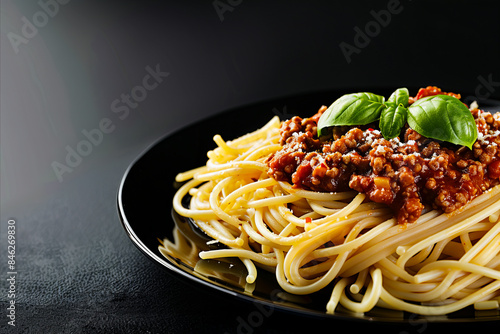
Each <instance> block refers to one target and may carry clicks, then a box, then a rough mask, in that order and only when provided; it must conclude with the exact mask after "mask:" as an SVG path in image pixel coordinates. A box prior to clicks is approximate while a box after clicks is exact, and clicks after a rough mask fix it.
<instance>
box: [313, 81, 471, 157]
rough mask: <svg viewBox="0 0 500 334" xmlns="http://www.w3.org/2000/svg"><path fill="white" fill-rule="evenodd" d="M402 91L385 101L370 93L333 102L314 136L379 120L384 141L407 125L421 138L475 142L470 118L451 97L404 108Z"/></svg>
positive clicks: (427, 99) (404, 91)
mask: <svg viewBox="0 0 500 334" xmlns="http://www.w3.org/2000/svg"><path fill="white" fill-rule="evenodd" d="M408 100H409V93H408V89H406V88H399V89H397V90H396V91H395V92H394V93H392V95H391V96H390V97H389V99H388V100H387V101H385V99H384V97H383V96H380V95H376V94H373V93H354V94H347V95H344V96H342V97H340V98H339V99H338V100H336V101H335V102H334V103H333V104H332V105H331V106H330V107H329V108H328V109H327V110H326V111H325V112H324V113H323V115H321V117H320V119H319V121H318V136H321V135H322V134H323V130H324V129H326V128H328V127H331V126H340V125H366V124H369V123H372V122H375V121H376V120H380V121H379V126H380V131H381V133H382V135H383V136H384V138H386V139H392V138H394V137H397V136H398V135H399V134H400V132H401V129H402V128H403V126H404V125H405V124H406V122H407V121H408V125H409V126H410V127H411V128H412V129H413V130H415V131H417V132H418V133H420V134H421V135H422V136H425V137H427V138H431V139H437V140H442V141H447V142H450V143H453V144H457V145H463V146H467V147H468V148H469V149H472V145H473V144H474V142H475V141H476V139H477V127H476V123H475V121H474V117H473V116H472V114H471V112H470V111H469V109H467V107H466V106H465V105H464V104H463V103H462V102H460V100H458V99H457V98H455V97H452V96H448V95H434V96H428V97H425V98H422V99H419V100H417V101H416V102H415V103H413V104H412V105H411V106H409V107H408Z"/></svg>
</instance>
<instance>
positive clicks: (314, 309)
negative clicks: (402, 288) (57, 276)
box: [118, 89, 500, 322]
mask: <svg viewBox="0 0 500 334" xmlns="http://www.w3.org/2000/svg"><path fill="white" fill-rule="evenodd" d="M361 90H363V89H361ZM361 90H360V91H361ZM351 91H352V90H351ZM364 91H370V90H369V89H364ZM377 91H378V92H381V93H383V94H384V95H388V94H389V93H390V92H389V90H388V91H387V92H383V90H381V89H377ZM412 91H413V90H412ZM346 92H347V91H336V92H321V93H314V94H307V95H302V96H294V97H291V98H283V99H278V100H273V101H268V102H264V103H259V104H255V105H251V106H246V107H241V108H238V109H234V110H230V111H227V112H224V113H221V114H218V115H216V116H214V117H211V118H209V119H206V120H203V121H202V122H198V123H195V124H193V125H191V126H188V127H186V128H184V129H181V130H180V131H177V132H175V133H172V134H170V135H167V136H166V137H164V138H163V139H161V140H160V141H158V142H157V143H156V144H154V145H153V146H151V147H150V148H148V149H147V150H146V152H145V153H144V154H142V155H141V156H140V157H139V158H138V159H137V160H136V161H135V162H133V163H132V165H131V166H130V167H129V169H128V170H127V172H126V173H125V175H124V177H123V180H122V183H121V185H120V189H119V193H118V209H119V214H120V218H121V219H122V223H123V226H124V228H125V230H126V231H127V233H128V235H129V237H130V238H131V239H132V241H133V242H134V244H135V245H136V246H137V247H138V248H139V249H140V250H141V251H143V252H144V253H145V254H146V255H147V256H148V257H149V258H150V259H152V260H153V261H154V262H156V263H159V264H161V265H162V266H164V267H166V268H168V269H169V270H170V272H171V273H174V274H176V275H180V276H181V277H182V278H183V279H185V280H188V281H191V282H195V283H197V284H201V285H202V286H207V287H210V288H213V289H216V290H218V291H220V292H222V293H226V294H229V295H232V296H236V297H239V298H242V299H246V300H249V301H251V302H254V303H256V305H261V306H262V307H275V308H279V309H281V310H285V311H290V312H294V313H299V314H304V315H309V316H315V317H323V318H332V319H347V320H362V321H366V320H368V321H383V322H408V321H416V320H418V319H425V321H429V322H462V321H498V320H500V313H499V311H498V310H493V311H475V310H474V309H473V308H472V307H469V308H466V309H464V310H461V311H458V312H455V313H452V314H449V315H446V316H425V317H424V316H417V315H414V314H409V313H406V312H402V311H394V310H387V309H382V308H374V309H373V310H372V311H370V312H368V313H365V314H357V313H352V312H349V311H347V310H345V309H342V308H341V307H338V308H337V310H336V312H335V313H334V314H333V315H331V314H326V312H325V310H326V303H327V301H328V299H329V295H330V293H331V289H328V287H327V288H325V289H323V290H322V291H319V292H317V293H314V294H311V295H307V296H297V295H292V294H290V293H287V292H285V291H284V290H282V289H281V288H280V287H279V285H278V284H277V282H276V280H275V277H274V274H273V273H270V272H267V271H265V270H264V269H259V274H258V279H257V281H256V282H255V283H252V284H248V283H247V282H246V280H245V277H246V269H245V267H244V266H243V265H242V263H241V262H240V261H239V260H238V259H235V260H233V261H230V260H227V259H224V260H201V259H200V258H199V257H198V253H199V251H200V250H207V249H209V248H214V247H223V245H220V244H218V243H213V242H208V244H207V241H210V238H208V237H207V236H205V235H204V234H203V232H201V231H199V230H198V229H197V228H196V227H195V226H194V225H193V224H192V223H191V222H190V221H189V220H188V219H186V218H184V217H181V216H179V215H177V214H176V213H175V212H174V211H173V210H172V205H171V201H172V198H173V196H174V194H175V191H176V189H177V188H178V187H179V186H180V185H179V184H176V183H175V181H174V178H175V175H176V174H177V173H178V172H181V171H185V170H188V169H191V168H194V167H198V166H200V165H203V164H205V162H206V158H205V157H206V152H207V151H208V150H210V149H213V148H214V147H215V144H214V143H213V141H212V137H213V135H214V134H216V133H219V134H221V135H222V136H223V138H227V139H232V138H235V137H238V136H241V135H243V134H245V133H247V132H250V131H252V130H254V129H256V128H258V127H260V126H262V125H264V124H265V123H266V122H267V121H268V120H269V119H270V118H271V117H273V116H274V115H278V116H280V117H281V118H289V117H292V116H293V115H299V116H307V115H311V114H313V113H314V112H315V111H316V109H317V108H316V109H315V108H314V107H318V108H319V107H320V106H321V105H322V104H330V103H331V102H333V101H334V100H335V99H336V98H338V97H339V96H341V95H342V94H345V93H346ZM489 102H490V106H494V107H496V108H497V109H496V110H499V109H500V108H498V106H500V102H498V101H497V102H493V104H491V101H489ZM480 107H481V108H485V107H488V105H485V104H482V103H480ZM486 109H487V108H486ZM161 244H163V247H161V248H162V250H160V249H159V246H160V245H161ZM162 253H163V254H162Z"/></svg>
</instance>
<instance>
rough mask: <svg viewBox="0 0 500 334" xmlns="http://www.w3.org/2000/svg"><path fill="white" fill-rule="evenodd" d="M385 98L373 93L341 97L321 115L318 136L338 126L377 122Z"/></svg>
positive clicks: (383, 106)
mask: <svg viewBox="0 0 500 334" xmlns="http://www.w3.org/2000/svg"><path fill="white" fill-rule="evenodd" d="M384 100H385V99H384V97H383V96H380V95H376V94H373V93H354V94H347V95H344V96H342V97H340V98H339V99H338V100H336V101H335V102H333V103H332V105H331V106H330V107H329V108H328V109H327V110H326V111H325V112H324V113H323V115H321V117H320V119H319V121H318V136H321V132H322V130H323V129H324V128H327V127H330V126H336V125H365V124H368V123H371V122H374V121H376V120H377V119H379V117H380V113H381V111H382V109H383V108H385V105H384Z"/></svg>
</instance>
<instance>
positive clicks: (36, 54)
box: [0, 0, 500, 333]
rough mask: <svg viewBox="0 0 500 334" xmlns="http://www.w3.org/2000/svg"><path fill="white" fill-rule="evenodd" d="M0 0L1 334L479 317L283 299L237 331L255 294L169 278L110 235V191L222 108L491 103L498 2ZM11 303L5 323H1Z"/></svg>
mask: <svg viewBox="0 0 500 334" xmlns="http://www.w3.org/2000/svg"><path fill="white" fill-rule="evenodd" d="M0 6H1V7H0V14H1V37H0V38H1V48H0V50H1V57H0V61H1V63H0V65H1V70H0V73H1V82H0V92H1V98H0V103H1V105H0V106H1V118H0V124H1V131H0V143H1V159H0V173H1V180H0V181H1V212H0V213H1V217H0V231H1V239H0V245H1V249H2V251H1V253H0V254H2V259H1V260H0V270H1V273H2V274H1V277H2V281H3V282H4V283H2V285H1V289H2V291H1V293H0V301H1V303H2V306H1V309H2V310H3V311H2V312H1V313H2V316H1V317H0V319H1V320H0V323H1V324H0V331H1V332H4V330H5V332H9V333H10V332H12V333H101V332H103V333H123V332H130V333H226V332H227V333H238V332H239V333H251V332H254V333H257V332H267V333H292V332H316V331H318V332H320V331H325V329H328V330H329V331H334V330H337V329H340V328H341V327H340V326H342V328H346V329H347V328H351V326H353V327H354V328H355V329H356V330H363V329H379V330H382V329H383V330H387V331H388V332H390V333H403V332H407V333H424V332H425V333H430V332H433V331H435V330H443V329H449V330H450V329H453V330H460V329H466V330H473V329H477V328H485V327H484V326H485V324H484V323H472V324H471V323H461V324H436V323H426V322H408V323H406V324H399V325H391V324H378V323H366V322H342V321H335V320H332V319H316V318H312V317H307V316H300V315H290V314H287V313H285V312H282V311H280V310H275V311H274V312H272V314H269V315H268V316H267V315H266V316H264V317H263V318H262V321H259V322H258V325H255V326H248V325H246V324H248V323H249V321H250V322H251V321H252V316H253V315H255V312H256V311H258V308H256V306H255V305H253V304H251V303H248V302H243V301H240V300H236V299H233V298H231V297H229V296H226V295H222V294H220V293H217V292H215V291H210V290H208V291H207V289H202V288H199V287H196V286H193V285H192V284H188V283H187V282H184V281H181V280H179V279H177V278H176V277H173V276H172V275H170V274H169V273H168V272H167V271H166V270H165V269H163V268H161V267H160V266H158V265H156V264H154V263H153V262H152V261H150V260H149V259H148V258H147V257H146V256H144V255H143V254H142V253H141V252H140V251H139V250H138V249H137V248H136V247H135V246H134V245H133V243H132V242H131V241H130V240H129V238H128V236H127V234H126V233H125V231H124V229H123V228H122V225H121V223H120V220H119V218H118V214H117V208H116V196H117V190H118V186H119V184H120V181H121V178H122V176H123V174H124V172H125V170H126V169H127V167H128V165H129V164H130V163H131V162H132V161H133V160H134V159H135V158H136V157H137V156H138V155H139V154H140V153H141V152H142V151H143V150H144V149H145V148H146V147H148V146H149V145H150V144H151V143H152V142H154V141H155V140H157V139H158V138H160V137H161V136H163V135H165V134H167V133H171V132H172V131H175V130H177V129H180V128H182V127H183V126H186V125H188V124H190V123H192V122H194V121H197V120H200V119H203V118H205V117H209V116H210V115H213V114H216V113H218V112H220V111H222V110H226V109H228V108H234V107H237V106H241V105H246V104H249V103H255V102H258V101H263V100H268V99H272V98H276V97H283V96H293V95H295V94H300V93H304V92H311V91H317V90H322V91H325V90H336V89H339V88H343V89H344V88H352V89H353V90H356V89H357V88H359V87H374V89H376V87H394V88H396V87H401V86H409V87H419V86H427V85H429V84H432V85H438V86H441V87H442V88H443V89H445V90H450V91H457V92H464V96H467V97H470V99H477V100H488V99H492V98H496V99H499V97H500V65H499V62H498V55H499V54H500V37H499V36H500V20H499V19H498V16H499V14H500V11H499V7H498V5H497V4H496V3H495V2H493V1H474V2H473V1H460V2H455V1H441V2H439V3H436V2H431V1H410V0H408V1H403V0H401V1H377V2H358V3H354V2H349V3H347V2H342V3H341V4H336V5H333V4H329V2H323V3H322V2H294V3H293V4H291V3H288V2H272V3H268V2H258V3H256V2H250V1H241V0H238V1H236V0H233V1H229V0H227V1H225V0H221V1H197V2H181V1H178V2H162V3H161V4H159V3H155V2H135V1H121V2H118V1H114V2H111V1H106V2H100V1H85V2H84V1H76V0H73V1H63V0H45V1H44V0H42V1H40V2H35V1H8V0H6V1H2V2H1V4H0ZM360 31H361V33H360ZM331 102H332V101H324V102H323V103H325V104H329V103H331ZM316 107H317V106H312V108H316ZM276 113H278V114H283V115H285V114H286V109H284V106H277V111H276ZM179 144H182V143H179ZM75 152H76V153H77V154H78V152H80V154H78V157H79V158H78V157H75ZM13 221H14V222H15V223H12V222H13ZM9 222H10V224H11V225H12V224H14V225H15V242H16V243H15V246H16V248H15V267H14V270H15V272H16V274H15V278H16V280H15V284H14V288H15V297H12V298H11V297H8V290H9V288H10V287H11V285H9V283H8V281H7V279H8V278H9V277H10V276H9V275H10V274H8V272H10V271H12V270H11V269H9V267H8V264H9V263H8V260H9V258H8V253H7V252H6V250H7V246H8V239H7V238H8V235H9V234H8V226H9ZM11 300H14V301H15V325H16V326H15V327H13V326H11V325H8V321H9V318H8V317H6V315H8V311H7V307H8V306H9V305H10V304H9V303H11ZM259 319H260V318H259ZM254 320H255V319H254ZM254 323H255V322H254ZM347 326H348V327H347Z"/></svg>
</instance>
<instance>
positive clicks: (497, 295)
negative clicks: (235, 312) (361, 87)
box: [118, 86, 500, 321]
mask: <svg viewBox="0 0 500 334" xmlns="http://www.w3.org/2000/svg"><path fill="white" fill-rule="evenodd" d="M380 91H381V92H377V94H374V93H371V92H368V91H364V92H357V93H352V92H348V91H345V92H344V91H343V92H334V93H332V92H321V93H314V94H307V95H302V96H295V97H293V98H283V99H279V100H273V101H268V102H264V103H260V104H256V105H252V106H247V107H242V108H238V109H234V110H230V111H227V112H224V113H221V114H219V115H216V116H214V117H211V118H209V119H207V120H204V121H203V122H199V123H195V124H193V125H191V126H189V127H187V128H184V129H181V130H180V131H177V132H175V133H172V134H169V135H167V136H166V137H164V138H163V139H161V140H160V141H158V142H157V143H156V144H154V145H153V146H151V147H150V148H148V149H147V150H146V151H145V153H144V154H142V155H141V156H140V157H139V158H138V159H137V160H136V161H135V162H134V163H132V165H131V166H130V167H129V169H128V171H127V172H126V174H125V176H124V178H123V180H122V184H121V186H120V189H119V194H118V206H119V213H120V216H121V219H122V223H123V225H124V227H125V229H126V231H127V233H128V234H129V236H130V238H131V239H132V241H133V242H134V243H135V244H136V245H137V246H138V247H139V249H141V250H142V251H143V252H144V253H146V255H147V256H148V257H150V258H151V259H153V260H154V261H155V262H157V263H159V264H161V265H162V266H164V267H167V268H168V269H169V270H170V271H171V272H173V273H175V274H177V275H180V276H181V277H182V278H183V279H188V280H189V281H193V282H196V283H200V284H202V285H204V286H209V287H211V288H214V289H216V290H219V291H221V292H225V293H229V294H231V295H233V296H237V297H240V298H243V299H247V300H250V301H253V302H258V303H262V304H264V305H268V306H272V307H278V308H280V309H284V310H288V311H293V312H299V313H306V314H309V315H313V316H321V317H333V318H339V317H340V318H349V319H363V320H376V321H408V319H409V318H411V317H418V318H425V319H426V320H427V321H481V320H489V321H491V320H500V307H499V303H500V220H499V216H500V103H499V104H496V105H495V104H492V103H491V101H490V104H488V105H487V104H484V105H479V104H478V102H476V101H474V100H473V99H471V98H466V99H463V98H462V96H461V95H460V94H456V93H452V92H445V91H442V90H441V89H440V88H437V87H434V86H429V87H426V88H421V89H418V90H417V89H414V90H408V89H406V88H398V89H396V90H380ZM380 93H382V94H380ZM411 93H412V94H411ZM379 94H380V95H379ZM332 101H333V103H332ZM324 103H331V104H330V105H323V104H324ZM495 111H499V113H495Z"/></svg>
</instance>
